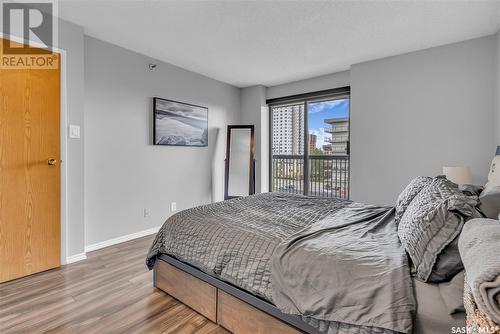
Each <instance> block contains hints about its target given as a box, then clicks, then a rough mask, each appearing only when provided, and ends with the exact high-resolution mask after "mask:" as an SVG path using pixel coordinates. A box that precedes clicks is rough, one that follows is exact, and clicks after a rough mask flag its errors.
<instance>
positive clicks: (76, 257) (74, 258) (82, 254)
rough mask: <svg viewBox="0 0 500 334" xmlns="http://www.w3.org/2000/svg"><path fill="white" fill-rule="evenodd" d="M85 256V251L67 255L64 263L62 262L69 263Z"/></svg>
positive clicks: (80, 259) (83, 258)
mask: <svg viewBox="0 0 500 334" xmlns="http://www.w3.org/2000/svg"><path fill="white" fill-rule="evenodd" d="M86 258H87V254H85V253H80V254H76V255H71V256H68V257H67V258H66V263H64V264H70V263H74V262H78V261H82V260H85V259H86Z"/></svg>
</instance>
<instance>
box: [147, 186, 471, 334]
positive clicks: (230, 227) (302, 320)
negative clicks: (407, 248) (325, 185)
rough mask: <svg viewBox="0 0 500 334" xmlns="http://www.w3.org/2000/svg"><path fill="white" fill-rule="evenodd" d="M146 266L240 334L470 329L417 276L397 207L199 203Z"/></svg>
mask: <svg viewBox="0 0 500 334" xmlns="http://www.w3.org/2000/svg"><path fill="white" fill-rule="evenodd" d="M332 232H334V233H332ZM332 235H333V236H335V237H333V238H332ZM325 244H326V245H329V246H328V247H327V248H325V247H324V245H325ZM339 249H341V250H342V251H337V250H339ZM332 250H334V251H332ZM146 263H147V265H148V267H149V268H150V269H154V284H155V286H156V287H158V288H160V289H162V290H164V291H165V292H167V293H168V294H170V295H172V296H173V297H175V298H177V299H179V300H180V301H181V302H183V303H185V304H186V305H188V306H190V307H192V308H193V309H195V310H196V311H198V312H199V313H201V314H202V315H204V316H206V317H207V318H208V319H210V320H212V321H214V322H216V323H219V324H221V325H222V326H223V327H225V328H227V329H229V330H230V331H232V332H235V333H250V332H253V333H261V332H262V333H264V332H267V333H269V332H283V333H297V332H306V333H329V334H333V333H339V334H344V333H346V334H347V333H349V334H357V333H360V334H361V333H366V334H369V333H380V334H393V333H412V332H413V333H422V334H426V333H438V331H434V329H436V328H440V329H443V328H447V329H448V331H447V332H449V331H450V330H451V326H456V327H460V326H463V324H464V323H465V321H464V319H465V316H464V315H463V314H460V313H458V314H455V315H453V316H449V314H448V312H447V310H446V306H445V305H444V303H443V301H442V300H441V298H440V297H439V294H438V293H436V290H435V289H436V286H434V285H431V284H427V283H421V284H420V282H419V283H414V280H413V279H412V278H411V277H410V267H409V263H408V258H407V256H406V254H405V252H404V249H403V248H402V246H401V243H400V242H399V238H398V235H397V226H396V224H395V223H394V209H393V208H390V207H381V206H371V205H363V204H359V203H353V202H350V201H346V200H336V199H326V198H316V197H308V196H302V195H291V194H282V193H267V194H259V195H253V196H248V197H244V198H236V199H232V200H229V201H224V202H220V203H214V204H210V205H206V206H200V207H197V208H193V209H189V210H185V211H182V212H179V213H177V214H175V215H173V216H172V217H170V218H169V219H168V220H167V222H166V223H165V224H164V226H163V227H162V228H161V229H160V231H159V232H158V234H157V236H156V238H155V240H154V242H153V245H152V247H151V249H150V251H149V253H148V256H147V260H146ZM331 268H336V270H335V271H332V270H331ZM318 272H319V273H318ZM310 282H314V284H310ZM325 291H328V293H325ZM436 326H438V327H436Z"/></svg>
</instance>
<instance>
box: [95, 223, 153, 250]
mask: <svg viewBox="0 0 500 334" xmlns="http://www.w3.org/2000/svg"><path fill="white" fill-rule="evenodd" d="M160 227H161V226H156V227H153V228H150V229H147V230H144V231H139V232H135V233H132V234H127V235H124V236H121V237H118V238H114V239H109V240H105V241H101V242H98V243H95V244H91V245H87V246H85V252H92V251H95V250H98V249H101V248H104V247H109V246H113V245H116V244H119V243H122V242H125V241H129V240H133V239H137V238H142V237H145V236H147V235H151V234H155V233H156V232H158V230H159V229H160Z"/></svg>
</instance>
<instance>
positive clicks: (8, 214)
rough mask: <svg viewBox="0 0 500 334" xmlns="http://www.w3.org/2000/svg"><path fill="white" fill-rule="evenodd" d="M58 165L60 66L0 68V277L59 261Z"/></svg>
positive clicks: (11, 276) (52, 265)
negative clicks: (49, 67)
mask: <svg viewBox="0 0 500 334" xmlns="http://www.w3.org/2000/svg"><path fill="white" fill-rule="evenodd" d="M55 57H57V62H58V63H59V64H60V55H58V54H56V55H55ZM50 159H53V160H50ZM60 168H61V167H60V66H57V69H0V282H4V281H8V280H11V279H14V278H18V277H22V276H26V275H29V274H32V273H36V272H40V271H44V270H47V269H51V268H55V267H58V266H59V265H60V245H61V241H60V212H61V210H60V194H61V190H60V189H61V186H60V182H61V181H60V171H61V169H60Z"/></svg>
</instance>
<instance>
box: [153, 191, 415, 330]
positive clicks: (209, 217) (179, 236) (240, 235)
mask: <svg viewBox="0 0 500 334" xmlns="http://www.w3.org/2000/svg"><path fill="white" fill-rule="evenodd" d="M350 205H352V202H349V201H342V200H335V199H327V198H315V197H307V196H301V195H289V194H280V193H267V194H260V195H254V196H249V197H242V198H237V199H233V200H229V201H224V202H219V203H214V204H209V205H205V206H201V207H196V208H193V209H189V210H185V211H182V212H179V213H177V214H175V215H173V216H172V217H170V218H169V219H168V220H167V221H166V222H165V224H164V225H163V227H162V228H161V229H160V231H159V232H158V234H157V236H156V238H155V240H154V242H153V245H152V246H151V249H150V251H149V253H148V256H147V260H146V263H147V265H148V267H149V268H150V269H151V268H152V267H153V266H154V263H155V261H156V259H157V257H158V256H159V255H160V254H168V255H171V256H174V257H176V258H177V259H179V260H181V261H184V262H186V263H189V264H191V265H193V266H195V267H197V268H199V269H201V270H203V271H204V272H206V273H208V274H210V275H213V276H215V277H217V278H220V279H222V280H224V281H227V282H229V283H232V284H234V285H236V286H238V287H241V288H243V289H245V290H247V291H249V292H251V293H253V294H255V295H257V296H260V297H262V298H264V299H267V300H269V301H270V302H273V303H274V299H273V282H272V270H271V263H272V261H271V259H272V256H273V253H274V251H275V250H276V249H277V247H278V246H279V245H283V244H287V243H289V242H290V238H293V236H294V235H296V234H297V233H299V232H300V231H302V230H304V229H307V228H309V227H311V226H313V225H314V224H316V223H318V222H319V221H321V220H323V219H324V218H326V217H329V216H332V215H334V214H336V213H337V212H339V210H341V209H346V210H348V209H347V208H348V207H349V206H350ZM392 232H394V233H395V229H394V231H392ZM390 238H392V234H391V235H390V236H389V239H388V240H390ZM374 247H377V246H376V245H374ZM398 247H399V248H394V249H393V251H395V252H399V251H400V252H401V254H404V253H403V251H402V249H401V246H398ZM339 251H342V250H339ZM380 261H381V262H380V270H381V271H382V272H383V271H386V270H392V268H393V265H394V262H392V257H391V256H388V257H387V258H386V259H383V258H380ZM386 261H387V263H385V262H386ZM399 264H400V266H401V271H406V273H409V269H408V266H407V265H406V263H405V262H401V263H399ZM308 265H309V266H313V267H314V266H315V263H309V264H308ZM357 270H359V268H358V269H357V268H356V266H353V268H352V275H353V277H356V276H357V275H358V274H357ZM407 278H408V279H407V280H406V283H407V284H411V281H410V279H409V277H407ZM373 279H377V278H376V276H375V277H373ZM386 283H387V285H389V284H392V283H391V282H390V281H387V282H386ZM353 288H355V287H353ZM384 293H386V292H385V291H384ZM376 294H377V292H376V291H373V295H376ZM384 298H385V297H384ZM388 298H392V300H394V302H395V303H397V304H401V305H402V304H408V305H410V306H411V305H412V302H413V299H412V298H413V297H412V295H411V292H410V294H409V295H405V294H403V293H396V294H394V295H392V296H389V297H388ZM399 298H402V300H395V299H399ZM357 303H360V304H365V305H367V304H370V303H371V301H370V300H358V301H357ZM410 308H411V307H410ZM285 311H286V310H285ZM358 311H360V312H365V310H358ZM408 312H409V310H407V309H404V310H399V312H396V313H394V314H391V310H388V313H389V315H390V316H392V317H393V320H394V322H393V324H392V325H390V326H387V327H379V326H378V324H377V323H375V322H370V321H368V322H364V321H361V322H350V321H349V320H350V319H352V318H348V319H347V318H346V319H347V321H346V320H343V319H338V320H335V321H329V320H324V319H321V318H315V317H312V316H303V317H302V318H303V320H304V321H305V322H307V323H309V324H310V325H312V326H314V327H315V328H317V329H318V330H319V331H321V332H324V333H329V334H333V333H338V334H344V333H349V334H361V333H363V334H365V333H366V334H372V333H373V334H374V333H383V334H392V333H395V331H394V330H393V329H396V331H397V330H399V329H400V328H401V329H402V332H405V326H404V325H403V326H400V322H401V319H402V318H405V317H406V316H408ZM402 315H403V316H402ZM359 318H360V319H361V318H363V319H367V318H364V317H362V316H361V315H360V317H359Z"/></svg>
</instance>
